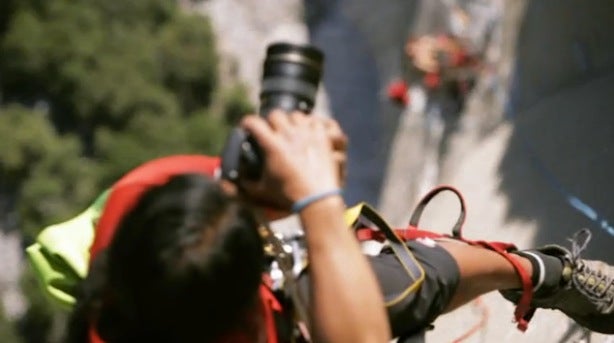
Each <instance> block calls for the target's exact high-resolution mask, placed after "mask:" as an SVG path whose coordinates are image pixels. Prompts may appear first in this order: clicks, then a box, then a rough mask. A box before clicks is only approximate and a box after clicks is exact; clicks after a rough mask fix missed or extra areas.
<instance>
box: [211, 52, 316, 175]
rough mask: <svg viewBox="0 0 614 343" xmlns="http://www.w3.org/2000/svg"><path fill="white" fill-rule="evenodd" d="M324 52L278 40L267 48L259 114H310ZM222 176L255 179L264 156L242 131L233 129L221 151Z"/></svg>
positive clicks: (261, 166) (254, 142)
mask: <svg viewBox="0 0 614 343" xmlns="http://www.w3.org/2000/svg"><path fill="white" fill-rule="evenodd" d="M323 62H324V54H323V53H322V52H321V51H320V50H319V49H317V48H316V47H314V46H311V45H297V44H293V43H286V42H278V43H273V44H271V45H269V46H268V47H267V50H266V57H265V59H264V63H263V68H262V78H261V85H260V87H261V88H260V106H259V111H258V113H259V115H261V116H264V117H266V116H267V115H268V114H269V113H270V112H271V111H273V110H275V109H279V110H282V111H284V112H286V113H292V112H294V111H300V112H303V113H305V114H309V113H311V111H312V109H313V106H314V104H315V98H316V94H317V91H318V85H319V83H320V79H321V77H322V71H323ZM221 157H222V178H224V179H226V180H230V181H232V182H235V183H237V182H238V180H241V179H248V180H258V179H259V178H260V176H261V175H262V169H263V166H264V158H265V156H264V155H263V153H262V150H261V149H260V147H259V146H258V143H257V142H256V141H255V140H254V139H253V137H251V136H250V135H249V134H248V133H247V132H245V130H243V129H241V128H234V129H233V130H232V131H231V132H230V135H229V136H228V138H227V141H226V144H225V145H224V149H223V151H222V156H221Z"/></svg>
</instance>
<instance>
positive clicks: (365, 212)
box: [352, 203, 424, 306]
mask: <svg viewBox="0 0 614 343" xmlns="http://www.w3.org/2000/svg"><path fill="white" fill-rule="evenodd" d="M358 206H359V207H357V208H358V209H359V215H358V217H357V218H355V219H354V223H352V228H354V229H355V230H356V233H357V235H358V237H359V239H360V232H361V231H362V232H369V231H373V232H379V233H377V234H374V235H383V237H385V239H386V240H388V243H389V246H390V248H391V249H392V251H393V252H394V254H395V256H396V257H397V258H398V259H399V262H400V263H401V265H402V266H403V268H404V269H405V271H406V272H407V275H408V276H409V277H410V279H411V282H410V285H409V286H408V287H407V288H406V289H404V290H403V291H401V292H399V293H396V294H389V295H387V296H386V297H385V298H384V301H385V302H386V306H393V305H395V304H397V303H398V302H400V301H402V300H403V299H405V298H406V297H407V295H408V294H410V293H411V292H413V291H414V290H415V289H416V288H417V287H418V286H419V285H420V284H421V283H422V281H423V280H424V269H423V268H422V266H421V265H420V263H419V262H418V261H417V260H416V259H415V257H414V255H413V254H412V252H411V251H410V250H409V248H408V247H407V245H405V242H404V240H403V239H401V238H400V237H399V236H398V235H397V234H396V232H395V231H394V230H392V228H391V227H390V225H389V224H388V223H387V222H386V221H385V220H384V219H382V217H380V215H379V214H378V213H377V212H376V211H375V210H374V209H373V208H371V206H369V205H368V204H366V203H361V204H359V205H358ZM363 228H369V230H366V231H365V230H363ZM375 229H377V231H376V230H375Z"/></svg>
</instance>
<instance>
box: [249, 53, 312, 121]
mask: <svg viewBox="0 0 614 343" xmlns="http://www.w3.org/2000/svg"><path fill="white" fill-rule="evenodd" d="M323 62H324V54H322V52H321V51H320V50H318V49H317V48H315V47H313V46H309V45H296V44H291V43H275V44H272V45H270V46H269V47H268V48H267V51H266V58H265V60H264V63H263V70H262V83H261V88H260V114H261V115H263V116H266V115H267V114H268V113H269V112H270V111H271V110H273V109H276V108H277V109H281V110H284V111H286V112H292V111H296V110H298V111H301V112H304V113H307V114H308V113H310V112H311V110H312V109H313V106H314V104H315V98H316V94H317V91H318V84H319V83H320V78H321V76H322V71H323Z"/></svg>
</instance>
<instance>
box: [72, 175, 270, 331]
mask: <svg viewBox="0 0 614 343" xmlns="http://www.w3.org/2000/svg"><path fill="white" fill-rule="evenodd" d="M264 263H265V262H264V252H263V249H262V242H261V238H260V236H259V235H258V232H257V222H256V220H255V218H254V216H253V213H252V212H251V211H250V209H249V208H248V207H247V206H245V205H243V204H241V203H240V202H239V201H237V200H235V199H233V198H232V197H230V196H229V195H227V194H226V193H225V192H224V191H223V190H222V188H221V187H220V185H219V184H218V183H216V182H215V181H213V180H210V179H207V178H205V177H204V176H202V175H179V176H176V177H173V178H172V179H171V180H169V181H168V182H167V183H166V184H164V185H161V186H157V187H153V188H151V189H150V190H148V191H146V193H145V194H144V195H143V196H142V197H141V199H140V200H139V201H138V203H137V205H136V207H135V208H134V209H133V210H131V211H130V212H129V213H127V214H126V216H125V217H124V218H123V220H122V222H121V224H120V226H119V227H118V230H117V231H116V233H115V236H114V237H113V240H112V242H111V244H110V246H109V247H108V248H107V249H106V251H103V252H102V253H101V254H100V255H99V256H97V258H96V260H95V261H93V264H92V268H91V271H90V273H89V275H88V277H87V279H86V280H85V281H84V283H83V285H82V289H81V292H82V295H81V297H80V299H79V301H78V303H77V306H76V308H75V310H74V311H73V315H72V318H71V322H70V324H69V340H70V341H73V342H76V341H79V342H83V340H82V339H83V338H84V335H86V334H87V326H88V325H92V323H93V324H94V326H95V327H96V328H97V330H98V333H99V335H100V336H101V338H103V339H104V340H106V341H107V342H113V343H114V342H140V341H146V340H147V341H150V342H151V341H154V342H161V341H168V342H170V341H172V342H184V341H185V342H192V341H199V342H208V341H213V340H215V339H216V338H218V337H220V336H221V335H224V334H226V333H228V332H231V331H233V330H235V329H245V326H246V325H247V323H246V320H247V318H248V317H249V315H248V314H249V313H253V312H254V311H255V309H257V306H258V305H259V302H258V285H259V284H260V282H261V277H262V271H263V267H264Z"/></svg>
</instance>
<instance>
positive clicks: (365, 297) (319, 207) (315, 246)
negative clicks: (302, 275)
mask: <svg viewBox="0 0 614 343" xmlns="http://www.w3.org/2000/svg"><path fill="white" fill-rule="evenodd" d="M344 208H345V207H344V203H343V201H342V199H341V198H340V197H331V198H328V199H325V200H322V201H319V202H317V203H314V204H313V205H311V206H309V207H307V208H306V209H304V210H303V211H302V212H301V216H300V217H301V221H302V223H303V226H304V228H305V232H306V237H307V244H308V249H309V262H310V274H311V280H312V286H313V287H312V288H311V289H312V296H311V299H312V301H313V303H312V304H311V305H312V308H313V311H312V315H313V318H312V323H313V324H314V328H315V334H316V337H317V338H318V340H321V341H326V342H386V341H388V340H389V337H390V332H389V326H388V322H387V321H386V314H385V310H384V302H383V298H382V296H381V291H380V289H379V286H378V284H377V281H376V278H375V274H374V273H373V271H372V270H371V268H370V266H369V264H368V262H367V260H366V258H365V256H364V255H363V254H362V252H361V251H360V247H359V245H358V242H357V241H356V239H355V238H354V237H353V235H352V234H351V231H350V230H349V229H348V228H347V226H346V225H345V223H344V221H343V211H344ZM331 318H332V320H331Z"/></svg>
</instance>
